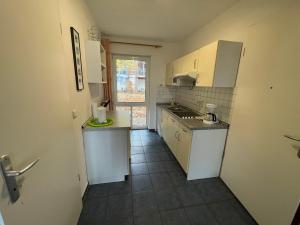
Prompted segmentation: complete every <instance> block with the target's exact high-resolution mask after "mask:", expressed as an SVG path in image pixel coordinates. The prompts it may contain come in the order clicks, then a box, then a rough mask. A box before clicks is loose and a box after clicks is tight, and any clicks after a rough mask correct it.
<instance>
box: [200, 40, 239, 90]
mask: <svg viewBox="0 0 300 225" xmlns="http://www.w3.org/2000/svg"><path fill="white" fill-rule="evenodd" d="M241 51H242V43H239V42H231V41H216V42H214V43H212V44H209V45H207V46H204V47H203V48H200V49H199V50H198V51H197V55H198V68H197V72H198V78H197V82H196V86H202V87H234V86H235V83H236V78H237V74H238V69H239V64H240V56H241Z"/></svg>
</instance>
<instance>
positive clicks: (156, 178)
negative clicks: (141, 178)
mask: <svg viewBox="0 0 300 225" xmlns="http://www.w3.org/2000/svg"><path fill="white" fill-rule="evenodd" d="M150 177H151V181H152V184H153V187H154V189H155V190H158V191H161V190H165V189H167V190H172V189H173V186H172V182H171V178H170V176H169V174H168V173H152V174H150Z"/></svg>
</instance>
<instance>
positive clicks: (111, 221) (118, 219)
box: [86, 215, 133, 225]
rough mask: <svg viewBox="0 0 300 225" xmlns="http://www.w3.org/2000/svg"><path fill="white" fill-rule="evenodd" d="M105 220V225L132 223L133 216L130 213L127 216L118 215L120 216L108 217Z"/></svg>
mask: <svg viewBox="0 0 300 225" xmlns="http://www.w3.org/2000/svg"><path fill="white" fill-rule="evenodd" d="M105 222H106V224H105V225H133V216H132V215H130V216H127V217H120V216H114V217H108V218H106V221H105ZM86 225H89V224H86ZM97 225H101V224H97Z"/></svg>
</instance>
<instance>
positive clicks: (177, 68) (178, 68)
mask: <svg viewBox="0 0 300 225" xmlns="http://www.w3.org/2000/svg"><path fill="white" fill-rule="evenodd" d="M183 61H184V59H183V58H182V57H181V58H179V59H176V60H175V61H174V62H173V76H174V75H176V74H182V73H183Z"/></svg>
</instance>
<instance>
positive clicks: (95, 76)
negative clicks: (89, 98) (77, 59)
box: [85, 41, 102, 83]
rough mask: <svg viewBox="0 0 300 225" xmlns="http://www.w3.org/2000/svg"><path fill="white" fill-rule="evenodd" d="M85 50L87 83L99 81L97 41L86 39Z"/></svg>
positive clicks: (100, 80) (98, 45)
mask: <svg viewBox="0 0 300 225" xmlns="http://www.w3.org/2000/svg"><path fill="white" fill-rule="evenodd" d="M85 51H86V67H87V77H88V83H101V82H102V70H101V53H100V42H99V41H87V42H86V46H85Z"/></svg>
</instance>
